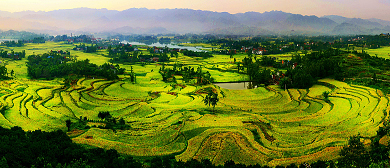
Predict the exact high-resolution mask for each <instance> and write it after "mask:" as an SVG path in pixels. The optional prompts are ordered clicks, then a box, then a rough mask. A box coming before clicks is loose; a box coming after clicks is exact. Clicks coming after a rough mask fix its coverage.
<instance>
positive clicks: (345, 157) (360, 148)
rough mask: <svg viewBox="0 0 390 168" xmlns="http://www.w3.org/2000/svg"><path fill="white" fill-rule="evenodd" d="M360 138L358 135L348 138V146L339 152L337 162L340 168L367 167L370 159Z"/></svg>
mask: <svg viewBox="0 0 390 168" xmlns="http://www.w3.org/2000/svg"><path fill="white" fill-rule="evenodd" d="M360 138H361V137H360V135H355V136H352V137H350V138H349V140H348V145H347V146H345V147H344V148H343V149H342V150H341V152H340V156H341V158H340V162H339V164H340V166H341V167H367V166H368V165H369V163H370V157H369V154H368V152H367V150H366V149H365V148H364V144H363V142H361V141H360Z"/></svg>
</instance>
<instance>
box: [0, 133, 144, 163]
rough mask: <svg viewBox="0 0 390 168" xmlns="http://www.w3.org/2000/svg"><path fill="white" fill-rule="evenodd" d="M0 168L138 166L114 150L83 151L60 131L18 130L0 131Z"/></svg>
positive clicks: (132, 160) (130, 158)
mask: <svg viewBox="0 0 390 168" xmlns="http://www.w3.org/2000/svg"><path fill="white" fill-rule="evenodd" d="M0 146H1V147H0V167H2V168H8V167H9V168H30V167H58V168H73V167H83V168H86V167H97V168H100V167H101V168H110V167H112V168H117V167H141V166H142V164H141V163H139V162H137V161H135V160H134V159H133V158H132V157H130V156H121V155H119V154H118V152H117V151H116V150H113V149H111V150H104V149H101V148H93V149H85V148H83V147H81V145H78V144H76V143H73V142H72V140H71V139H70V138H69V137H68V136H67V135H66V134H65V133H64V132H63V131H60V130H58V131H55V132H44V131H40V130H36V131H32V132H30V131H29V132H24V131H23V130H22V129H21V128H20V127H13V128H11V129H5V128H0Z"/></svg>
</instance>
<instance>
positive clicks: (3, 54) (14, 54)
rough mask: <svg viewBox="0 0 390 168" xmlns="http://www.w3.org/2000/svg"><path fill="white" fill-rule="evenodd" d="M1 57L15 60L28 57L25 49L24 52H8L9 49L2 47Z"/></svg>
mask: <svg viewBox="0 0 390 168" xmlns="http://www.w3.org/2000/svg"><path fill="white" fill-rule="evenodd" d="M0 57H1V58H11V59H13V60H21V59H22V58H25V57H26V51H25V50H23V51H22V52H15V51H14V50H11V52H8V51H5V50H3V49H1V50H0Z"/></svg>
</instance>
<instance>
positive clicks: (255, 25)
mask: <svg viewBox="0 0 390 168" xmlns="http://www.w3.org/2000/svg"><path fill="white" fill-rule="evenodd" d="M0 23H1V24H0V29H1V30H9V29H13V30H24V31H32V32H39V33H42V32H48V33H49V34H53V35H55V34H63V33H71V32H73V33H77V32H79V33H81V32H83V33H102V32H109V33H121V34H168V33H180V34H183V33H212V34H230V35H266V34H281V35H299V34H302V35H304V34H307V35H353V34H379V33H386V32H389V31H390V21H385V20H380V19H360V18H346V17H342V16H336V15H329V16H323V17H317V16H303V15H300V14H291V13H285V12H282V11H270V12H264V13H258V12H246V13H238V14H230V13H227V12H211V11H202V10H192V9H146V8H130V9H127V10H124V11H116V10H108V9H90V8H75V9H61V10H55V11H49V12H42V11H40V12H33V11H24V12H16V13H10V12H4V11H0Z"/></svg>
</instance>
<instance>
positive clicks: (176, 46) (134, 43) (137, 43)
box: [121, 40, 207, 52]
mask: <svg viewBox="0 0 390 168" xmlns="http://www.w3.org/2000/svg"><path fill="white" fill-rule="evenodd" d="M121 43H123V44H131V45H146V46H149V47H165V46H166V47H168V48H179V49H187V50H191V51H196V52H207V51H205V50H201V49H203V48H202V47H189V46H178V45H176V44H174V43H170V44H161V43H159V42H157V43H152V44H145V43H140V42H135V41H132V42H129V41H126V40H123V41H122V42H121ZM205 49H206V48H205Z"/></svg>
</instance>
